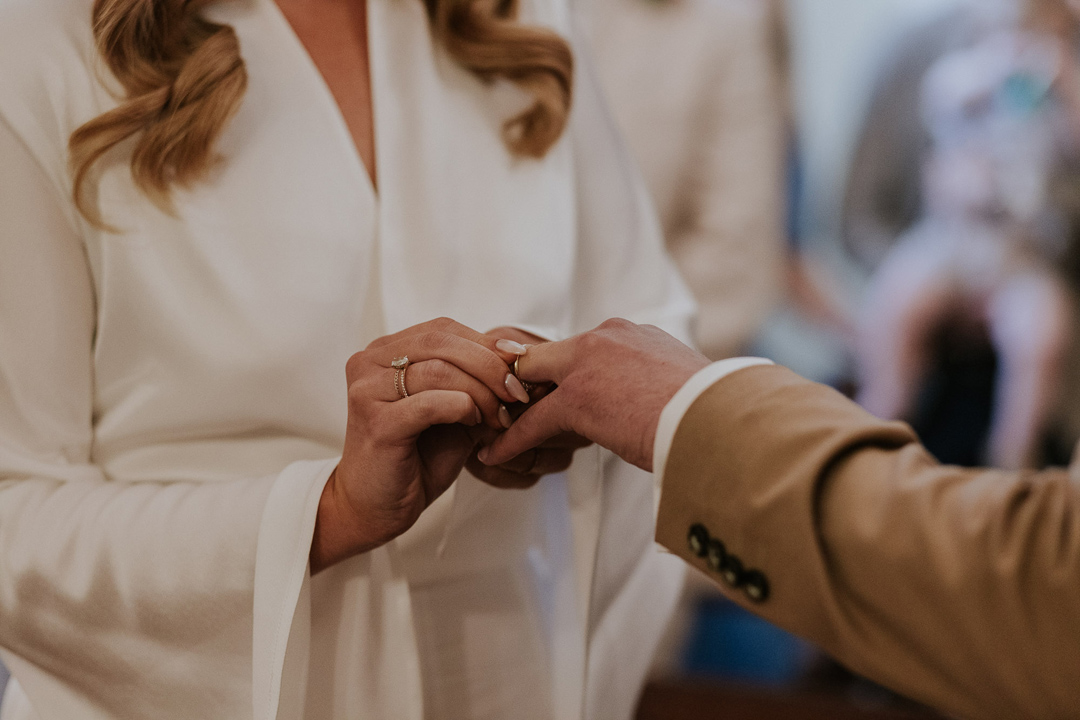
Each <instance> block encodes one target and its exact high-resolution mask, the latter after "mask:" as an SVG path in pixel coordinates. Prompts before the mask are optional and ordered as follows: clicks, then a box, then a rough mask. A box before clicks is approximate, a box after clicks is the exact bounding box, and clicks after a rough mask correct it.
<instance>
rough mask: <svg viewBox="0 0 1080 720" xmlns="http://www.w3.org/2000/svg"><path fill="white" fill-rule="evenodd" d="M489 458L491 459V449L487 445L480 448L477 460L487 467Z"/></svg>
mask: <svg viewBox="0 0 1080 720" xmlns="http://www.w3.org/2000/svg"><path fill="white" fill-rule="evenodd" d="M489 457H491V448H489V447H488V446H487V445H485V446H484V447H482V448H480V452H478V453H476V458H477V459H478V460H479V461H480V462H482V463H484V464H485V465H487V461H488V458H489Z"/></svg>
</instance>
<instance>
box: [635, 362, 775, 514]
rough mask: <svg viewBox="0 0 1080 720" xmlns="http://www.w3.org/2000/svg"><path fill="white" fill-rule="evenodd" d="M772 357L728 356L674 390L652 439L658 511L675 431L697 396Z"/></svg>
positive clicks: (656, 509)
mask: <svg viewBox="0 0 1080 720" xmlns="http://www.w3.org/2000/svg"><path fill="white" fill-rule="evenodd" d="M772 364H773V362H772V360H766V359H765V358H752V357H741V358H728V359H727V360H721V361H720V362H715V363H713V364H712V365H709V366H708V367H706V368H703V369H701V370H699V371H698V372H697V373H696V374H695V375H694V376H693V377H692V378H690V379H689V380H687V381H686V384H685V385H683V386H682V388H680V390H679V392H677V393H675V397H673V398H671V400H670V401H669V402H668V404H667V405H665V406H664V411H663V412H662V413H660V423H659V425H657V427H656V439H655V440H654V441H653V477H654V478H655V479H656V505H655V511H656V512H657V513H659V512H660V493H661V491H662V489H663V484H664V470H665V469H666V466H667V459H668V453H669V452H671V444H672V443H673V442H674V441H675V431H676V430H678V429H679V424H680V423H681V422H682V419H683V416H684V415H686V412H687V411H688V410H689V409H690V406H691V405H693V404H694V401H695V400H697V399H698V397H699V396H700V395H701V394H702V393H703V392H705V391H706V390H708V389H709V388H711V387H712V386H713V385H715V384H716V383H718V382H719V381H720V380H722V379H724V378H725V377H727V376H728V375H731V374H732V373H734V372H738V371H739V370H745V369H746V368H748V367H755V366H757V365H772Z"/></svg>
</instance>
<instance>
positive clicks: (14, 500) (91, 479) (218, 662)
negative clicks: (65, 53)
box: [0, 116, 333, 718]
mask: <svg viewBox="0 0 1080 720" xmlns="http://www.w3.org/2000/svg"><path fill="white" fill-rule="evenodd" d="M65 202H66V201H65V200H64V199H63V197H62V195H61V192H60V190H59V189H58V188H57V187H56V185H55V184H54V183H51V182H50V181H49V179H48V176H47V174H46V173H45V172H44V170H43V169H42V167H41V165H40V164H39V163H38V162H37V160H36V159H35V157H34V156H33V154H32V153H31V152H30V150H29V149H28V148H27V147H26V146H25V145H24V144H23V143H22V141H21V139H20V137H19V136H18V135H17V134H16V133H15V132H14V131H13V130H12V129H11V128H10V127H9V126H8V125H7V124H6V122H5V120H4V119H3V117H2V116H0V649H2V651H0V654H2V656H3V658H4V660H5V661H6V662H7V663H8V664H9V666H10V668H11V670H12V671H13V673H14V675H15V677H16V678H17V679H18V680H19V683H20V685H21V687H22V689H23V690H24V691H25V692H26V694H27V695H28V697H29V698H30V700H31V703H32V704H33V706H34V708H35V710H36V711H37V713H38V714H39V715H40V716H41V717H80V718H91V717H93V718H97V717H154V718H181V717H186V718H190V717H205V718H211V717H250V714H251V708H252V705H251V692H255V693H256V698H257V699H260V698H261V699H263V702H262V705H261V707H263V708H268V707H269V706H271V705H274V704H276V699H275V698H276V695H275V693H276V685H275V683H276V682H279V678H280V673H281V666H282V664H283V663H284V655H285V647H284V640H283V638H287V637H288V632H289V628H290V627H291V625H292V623H293V620H294V613H295V610H296V606H297V599H298V597H299V596H300V593H301V586H302V585H303V583H304V582H305V580H306V578H307V559H308V553H309V548H310V540H311V535H312V532H313V528H314V522H315V512H316V509H317V505H318V499H319V496H320V494H321V491H322V486H323V484H324V483H325V481H326V478H327V477H328V476H329V474H330V471H331V469H332V466H333V463H332V462H330V463H327V462H315V463H297V464H294V465H291V466H289V467H288V468H287V469H286V470H285V471H284V472H283V473H282V474H281V475H279V476H276V477H266V478H253V479H248V480H237V481H234V482H226V483H205V484H203V483H196V482H190V483H185V482H175V483H150V482H146V483H119V482H113V481H110V479H109V478H108V477H106V475H105V474H104V473H103V471H102V470H101V469H100V468H99V467H98V466H96V465H95V464H94V463H93V461H92V457H93V442H94V431H93V412H94V401H93V398H94V374H93V347H94V331H95V312H96V308H95V291H94V288H93V284H92V280H91V275H90V271H89V269H88V263H87V259H86V256H85V253H84V249H83V245H82V242H81V240H80V237H79V235H78V232H77V231H76V230H75V229H74V228H73V227H72V224H71V220H70V216H69V215H66V214H65V211H64V203H65ZM253 646H254V651H255V652H256V653H261V654H260V655H258V657H259V659H260V660H259V664H255V663H253V661H252V654H253ZM252 673H256V675H255V676H254V679H253V675H252ZM253 682H254V687H252V686H251V685H252V683H253ZM136 688H137V689H138V692H132V690H134V689H136ZM256 706H257V707H259V704H258V703H256ZM263 717H273V714H272V713H268V714H267V715H264V716H263Z"/></svg>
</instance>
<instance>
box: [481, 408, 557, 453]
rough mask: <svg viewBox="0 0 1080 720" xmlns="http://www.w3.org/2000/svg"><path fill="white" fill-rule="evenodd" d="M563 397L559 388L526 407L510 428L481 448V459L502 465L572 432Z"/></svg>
mask: <svg viewBox="0 0 1080 720" xmlns="http://www.w3.org/2000/svg"><path fill="white" fill-rule="evenodd" d="M561 397H562V395H561V393H560V392H559V390H555V392H553V393H551V394H550V395H548V396H547V397H545V398H544V399H543V400H540V401H539V402H537V403H536V404H535V405H533V406H531V407H530V408H529V409H528V410H526V411H525V413H524V414H523V415H522V416H521V417H519V418H518V419H517V420H516V421H515V422H514V424H513V425H512V426H511V427H510V429H509V430H507V431H506V432H505V433H503V434H502V435H500V436H499V437H498V438H496V439H495V442H493V443H492V444H491V445H489V446H488V447H486V448H484V449H483V450H481V451H480V460H481V462H483V463H484V464H485V465H502V464H503V463H506V462H509V461H510V460H512V459H513V458H516V457H517V456H518V455H521V454H522V453H524V452H525V451H527V450H531V449H532V448H535V447H537V446H538V445H542V444H543V443H544V442H545V441H546V440H548V439H550V438H553V437H555V436H557V435H561V434H562V433H565V432H570V431H571V428H569V427H566V426H565V420H564V414H565V413H564V412H563V407H562V404H561V403H560V399H561Z"/></svg>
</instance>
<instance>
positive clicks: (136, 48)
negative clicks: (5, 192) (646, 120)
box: [69, 0, 573, 228]
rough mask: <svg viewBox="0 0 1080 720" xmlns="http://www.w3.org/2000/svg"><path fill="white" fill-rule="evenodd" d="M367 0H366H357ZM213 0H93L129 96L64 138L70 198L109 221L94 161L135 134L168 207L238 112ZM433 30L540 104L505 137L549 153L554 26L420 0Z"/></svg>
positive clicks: (558, 111) (563, 107)
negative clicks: (208, 15) (97, 190)
mask: <svg viewBox="0 0 1080 720" xmlns="http://www.w3.org/2000/svg"><path fill="white" fill-rule="evenodd" d="M360 1H362V0H360ZM213 2H215V0H95V2H94V7H93V30H94V37H95V39H96V41H97V47H98V51H99V52H100V54H101V56H102V58H103V59H104V60H105V63H106V64H107V65H108V67H109V69H110V70H111V71H112V73H113V75H114V76H115V77H116V79H117V80H118V81H119V83H120V84H121V86H122V87H123V88H124V91H125V93H126V96H125V98H124V100H123V101H122V102H121V104H120V105H119V106H118V107H116V108H115V109H113V110H110V111H109V112H107V113H105V114H103V115H101V116H99V117H97V118H94V119H93V120H91V121H90V122H88V123H86V124H85V125H83V126H82V127H80V128H79V129H77V130H76V131H75V132H74V133H73V134H72V136H71V139H70V142H69V149H70V160H71V168H72V174H73V179H74V190H73V194H74V200H75V204H76V206H77V207H78V209H79V212H80V213H82V215H83V216H84V217H85V218H86V219H87V220H89V221H90V222H91V223H92V224H94V225H96V226H98V227H102V228H107V226H106V225H105V223H104V222H103V220H102V217H101V215H100V211H99V210H98V208H97V203H96V199H95V197H94V192H93V190H94V188H93V184H92V183H91V175H92V173H93V169H94V167H95V166H96V165H97V163H98V162H99V161H100V160H101V159H102V158H103V157H105V155H107V154H108V153H110V152H111V151H113V150H114V149H115V148H117V147H118V146H120V145H122V144H125V143H127V142H128V141H131V142H132V143H133V147H132V149H131V173H132V177H133V178H134V180H135V184H136V186H137V187H138V188H139V189H140V190H141V191H142V192H143V193H145V194H146V195H147V197H149V198H150V199H151V200H152V201H153V202H154V203H155V204H157V205H158V206H159V207H161V208H162V209H164V210H166V211H169V210H171V208H172V205H171V201H170V195H171V193H170V191H171V188H172V187H173V186H180V187H185V186H189V185H191V184H193V183H195V182H197V181H199V180H201V179H203V178H204V177H205V176H206V174H207V173H208V172H209V171H210V170H211V168H212V167H213V165H214V164H215V162H216V161H217V159H218V158H217V156H216V154H215V152H214V143H215V141H216V140H217V139H218V137H219V136H220V135H221V133H222V131H223V130H224V129H225V126H226V125H227V124H228V122H229V120H230V118H232V116H233V115H234V114H235V113H236V110H237V109H238V108H239V106H240V103H241V101H242V100H243V96H244V92H245V90H246V88H247V72H246V70H245V68H244V62H243V60H242V58H241V56H240V43H239V41H238V39H237V37H236V33H235V32H234V31H233V29H232V28H231V27H229V26H227V25H220V24H216V23H212V22H210V21H208V20H206V19H205V18H204V17H203V16H202V14H201V11H202V10H204V9H205V8H206V7H207V6H208V5H211V4H212V3H213ZM424 3H425V6H426V8H427V12H428V16H429V18H430V20H431V27H432V32H433V34H434V36H435V37H436V39H437V40H438V41H439V42H441V43H442V44H443V46H444V47H445V48H446V49H447V50H448V51H449V53H450V55H451V56H452V57H453V58H454V59H455V60H456V61H457V62H459V63H461V65H462V66H464V67H465V68H467V69H468V70H470V71H472V72H474V73H475V74H476V75H478V76H479V77H480V78H482V79H484V80H494V79H496V78H504V79H507V80H510V81H511V82H513V83H515V84H517V85H518V86H519V87H521V88H523V89H524V90H526V91H528V92H529V93H531V95H532V96H533V98H534V102H533V104H532V105H531V106H530V107H529V108H527V109H526V110H525V111H524V112H522V113H520V114H519V115H517V116H516V117H512V118H510V119H509V120H507V121H506V123H505V124H504V126H503V139H504V142H505V143H506V145H507V147H508V148H509V150H510V151H511V152H512V153H513V154H515V155H518V156H524V157H534V158H539V157H543V156H544V155H545V154H546V153H547V151H548V150H549V149H550V148H551V147H552V145H554V144H555V143H556V141H558V139H559V137H560V136H561V135H562V133H563V130H564V128H565V127H566V122H567V117H568V115H569V112H570V102H571V98H572V93H573V54H572V52H571V50H570V46H569V45H568V44H567V42H566V41H565V40H563V39H562V38H561V37H559V36H558V35H557V34H556V33H554V32H552V31H551V30H547V29H544V28H538V27H531V26H527V25H523V24H521V23H519V22H517V21H516V17H517V12H518V0H424Z"/></svg>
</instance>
